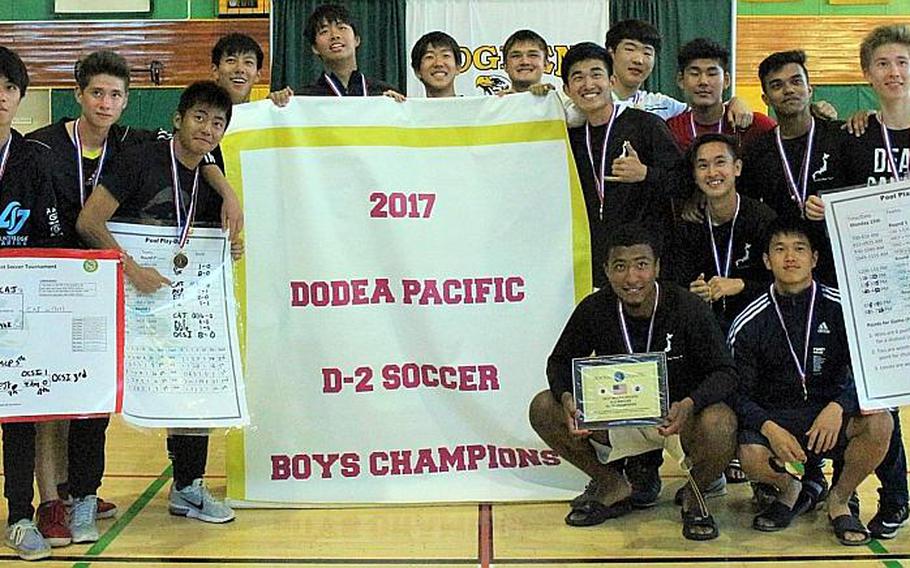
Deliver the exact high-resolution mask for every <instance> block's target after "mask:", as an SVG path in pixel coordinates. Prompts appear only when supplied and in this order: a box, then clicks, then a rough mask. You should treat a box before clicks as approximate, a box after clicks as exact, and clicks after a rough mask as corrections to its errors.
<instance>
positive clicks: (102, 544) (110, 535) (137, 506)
mask: <svg viewBox="0 0 910 568" xmlns="http://www.w3.org/2000/svg"><path fill="white" fill-rule="evenodd" d="M171 472H172V467H171V466H170V465H169V466H167V467H166V468H164V471H162V472H161V474H160V475H158V477H157V478H156V479H155V481H153V482H152V483H151V484H149V486H148V487H146V488H145V491H143V492H142V494H141V495H140V496H139V498H138V499H136V500H135V501H134V502H133V504H132V505H130V508H129V509H127V511H126V513H124V514H123V516H121V517H120V518H119V519H117V522H115V523H114V526H112V527H111V528H109V529H107V531H105V532H104V534H103V535H101V538H99V539H98V542H96V543H95V544H93V545H92V547H91V548H89V549H88V551H87V552H86V553H85V556H86V557H88V558H91V557H93V556H95V557H97V556H99V555H101V553H102V552H104V551H105V549H107V547H108V546H110V544H111V543H112V542H114V539H116V538H117V536H118V535H120V533H121V532H123V529H125V528H126V527H127V525H129V524H130V523H131V522H133V519H135V518H136V516H137V515H139V513H140V512H142V509H144V508H145V506H146V505H148V504H149V502H151V500H152V499H153V498H154V497H155V495H157V494H158V492H159V491H161V488H162V487H164V484H165V483H167V482H168V480H169V479H170V478H171ZM90 565H91V560H84V561H82V562H76V563H75V564H73V568H88V567H89V566H90Z"/></svg>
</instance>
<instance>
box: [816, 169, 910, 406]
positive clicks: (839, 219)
mask: <svg viewBox="0 0 910 568" xmlns="http://www.w3.org/2000/svg"><path fill="white" fill-rule="evenodd" d="M822 200H823V201H824V202H825V218H826V221H827V224H828V232H829V234H830V235H831V248H832V250H833V253H834V261H835V267H836V269H837V277H838V281H839V284H840V293H841V306H842V308H843V311H844V322H845V323H846V326H847V339H848V340H849V342H850V356H851V359H852V361H853V373H854V375H855V377H856V390H857V395H858V397H859V404H860V407H861V408H863V409H864V410H872V409H880V408H891V407H894V406H904V405H907V404H910V182H908V181H902V182H895V183H888V184H884V185H874V186H869V187H863V188H860V189H851V190H847V191H840V192H836V193H828V194H824V195H822Z"/></svg>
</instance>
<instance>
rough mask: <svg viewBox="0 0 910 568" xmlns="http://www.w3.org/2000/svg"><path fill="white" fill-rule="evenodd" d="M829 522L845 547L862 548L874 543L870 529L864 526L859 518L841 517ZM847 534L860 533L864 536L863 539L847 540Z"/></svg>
mask: <svg viewBox="0 0 910 568" xmlns="http://www.w3.org/2000/svg"><path fill="white" fill-rule="evenodd" d="M829 520H830V521H831V526H832V527H833V528H834V535H835V536H836V537H837V540H838V541H840V543H841V544H843V545H844V546H862V545H864V544H869V543H870V542H871V541H872V535H871V534H870V533H869V529H867V528H866V527H865V525H863V523H862V521H860V520H859V518H857V517H854V516H853V515H840V516H838V517H835V518H833V519H829ZM847 533H860V534H862V535H863V539H862V540H850V539H848V538H847Z"/></svg>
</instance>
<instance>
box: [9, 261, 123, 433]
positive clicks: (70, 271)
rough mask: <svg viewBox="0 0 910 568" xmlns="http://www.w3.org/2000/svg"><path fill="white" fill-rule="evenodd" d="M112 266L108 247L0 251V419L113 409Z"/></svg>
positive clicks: (115, 283) (117, 332)
mask: <svg viewBox="0 0 910 568" xmlns="http://www.w3.org/2000/svg"><path fill="white" fill-rule="evenodd" d="M119 263H120V256H119V253H116V252H113V251H72V250H56V249H27V250H26V249H21V250H16V249H5V250H3V251H0V418H3V419H9V418H12V419H19V420H21V419H24V418H26V417H30V418H37V417H44V418H50V417H56V418H62V417H66V416H75V415H87V414H104V413H109V412H115V411H119V407H120V402H121V399H120V393H121V385H122V382H121V381H122V377H123V374H122V366H121V362H122V359H121V357H120V354H121V349H120V345H121V344H122V341H123V312H122V308H123V295H122V289H121V287H120V267H119Z"/></svg>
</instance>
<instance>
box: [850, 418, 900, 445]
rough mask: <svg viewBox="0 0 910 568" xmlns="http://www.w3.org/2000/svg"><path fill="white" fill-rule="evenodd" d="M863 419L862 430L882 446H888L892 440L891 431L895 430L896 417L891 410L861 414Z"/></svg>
mask: <svg viewBox="0 0 910 568" xmlns="http://www.w3.org/2000/svg"><path fill="white" fill-rule="evenodd" d="M857 419H859V420H861V421H862V430H863V431H865V432H866V435H867V436H868V437H869V438H870V439H871V440H874V441H875V442H877V443H879V444H880V445H882V446H885V447H887V446H888V445H889V444H890V442H891V433H892V431H893V430H894V418H893V417H892V415H891V413H890V412H876V413H875V414H867V415H865V416H859V417H857Z"/></svg>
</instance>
